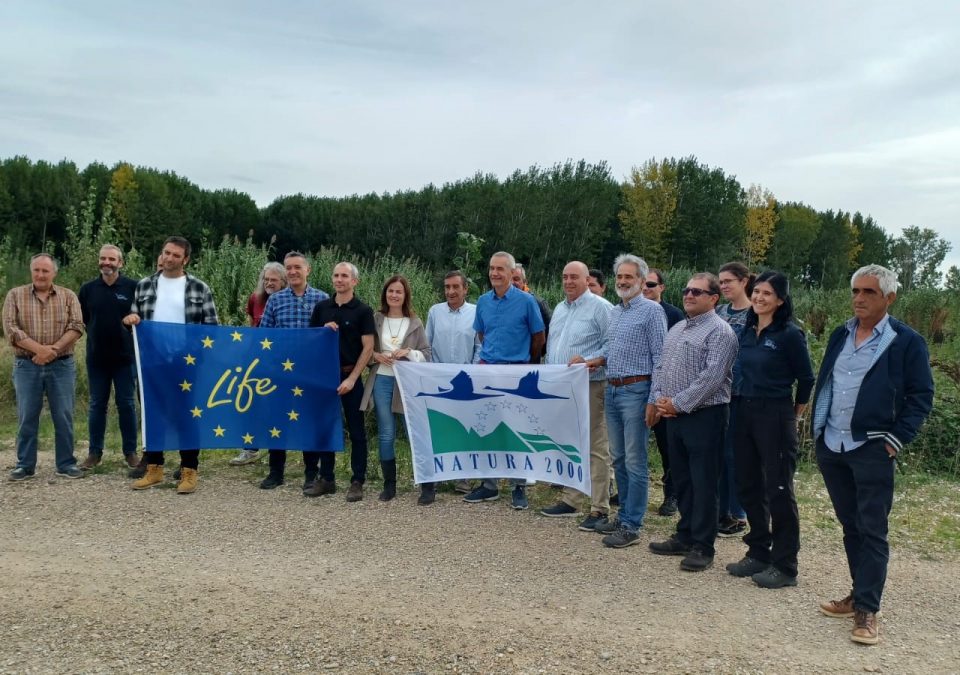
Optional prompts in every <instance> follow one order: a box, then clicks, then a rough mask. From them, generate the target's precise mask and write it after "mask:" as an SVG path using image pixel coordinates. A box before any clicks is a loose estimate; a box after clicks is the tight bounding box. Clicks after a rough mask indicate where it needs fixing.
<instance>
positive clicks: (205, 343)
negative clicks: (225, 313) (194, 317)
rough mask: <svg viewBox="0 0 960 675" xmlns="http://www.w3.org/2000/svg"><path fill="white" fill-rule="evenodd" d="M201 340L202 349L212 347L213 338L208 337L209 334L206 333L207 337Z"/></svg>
mask: <svg viewBox="0 0 960 675" xmlns="http://www.w3.org/2000/svg"><path fill="white" fill-rule="evenodd" d="M201 342H203V348H204V349H213V340H211V339H210V336H209V335H208V336H207V337H205V338H203V340H201Z"/></svg>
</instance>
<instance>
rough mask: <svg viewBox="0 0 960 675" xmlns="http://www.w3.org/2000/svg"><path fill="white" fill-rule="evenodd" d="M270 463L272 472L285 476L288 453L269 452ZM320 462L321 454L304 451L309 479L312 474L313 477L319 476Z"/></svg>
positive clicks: (305, 467)
mask: <svg viewBox="0 0 960 675" xmlns="http://www.w3.org/2000/svg"><path fill="white" fill-rule="evenodd" d="M268 452H269V462H270V471H271V472H274V471H275V472H277V473H279V474H280V475H281V476H282V475H283V471H284V468H285V467H286V465H287V451H286V450H269V451H268ZM319 461H320V453H319V452H307V451H306V450H304V451H303V468H304V471H305V472H306V474H307V476H308V477H309V476H310V475H311V474H312V475H313V476H316V475H317V464H318V462H319Z"/></svg>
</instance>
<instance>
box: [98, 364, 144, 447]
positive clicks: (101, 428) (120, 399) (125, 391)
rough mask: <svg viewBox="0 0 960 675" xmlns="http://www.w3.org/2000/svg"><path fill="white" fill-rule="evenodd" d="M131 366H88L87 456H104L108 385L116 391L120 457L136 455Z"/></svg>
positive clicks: (135, 425)
mask: <svg viewBox="0 0 960 675" xmlns="http://www.w3.org/2000/svg"><path fill="white" fill-rule="evenodd" d="M134 377H135V376H134V371H133V365H131V364H123V365H107V366H101V365H95V364H93V363H90V362H89V361H88V362H87V380H88V381H89V383H90V412H89V414H88V416H87V425H88V427H89V430H90V454H91V455H102V454H103V436H104V433H105V432H106V429H107V404H108V403H110V385H111V384H112V385H113V389H114V391H115V401H116V404H117V418H118V419H119V422H120V438H121V440H122V447H123V454H124V455H135V454H137V404H136V403H135V402H134V390H135V386H134Z"/></svg>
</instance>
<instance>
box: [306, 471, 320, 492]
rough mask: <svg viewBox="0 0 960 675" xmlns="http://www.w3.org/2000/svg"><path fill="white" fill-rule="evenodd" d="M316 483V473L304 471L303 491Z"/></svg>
mask: <svg viewBox="0 0 960 675" xmlns="http://www.w3.org/2000/svg"><path fill="white" fill-rule="evenodd" d="M316 482H317V472H316V471H305V472H304V474H303V491H304V492H306V491H307V490H308V489H309V488H311V487H313V485H314V484H315V483H316Z"/></svg>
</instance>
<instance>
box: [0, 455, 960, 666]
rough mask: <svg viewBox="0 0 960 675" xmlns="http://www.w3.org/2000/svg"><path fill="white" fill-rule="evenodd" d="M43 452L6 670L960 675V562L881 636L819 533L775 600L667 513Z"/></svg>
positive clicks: (13, 534) (30, 499)
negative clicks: (432, 499)
mask: <svg viewBox="0 0 960 675" xmlns="http://www.w3.org/2000/svg"><path fill="white" fill-rule="evenodd" d="M11 458H12V453H10V452H7V451H5V452H3V453H0V462H2V464H3V465H6V464H9V463H10V461H9V460H11ZM43 464H44V468H42V469H41V471H40V472H39V475H38V477H37V478H35V479H33V480H31V481H27V482H25V483H19V484H15V483H9V482H7V481H6V480H3V481H2V483H0V518H2V538H0V672H25V671H30V672H108V671H111V672H116V671H134V670H143V671H149V672H255V671H278V672H285V671H333V672H335V671H344V672H402V673H410V672H425V673H433V672H468V673H480V672H482V673H487V672H531V673H537V672H546V673H574V672H583V673H588V672H589V673H596V672H638V673H646V672H650V673H662V672H671V673H672V672H691V673H693V672H724V673H729V672H745V673H754V672H769V673H774V672H777V673H779V672H864V671H866V672H881V671H882V672H888V673H906V672H914V673H933V672H943V673H948V672H960V646H958V640H960V612H958V611H957V609H958V601H960V591H958V588H960V583H958V576H960V575H958V572H960V564H958V561H957V560H956V559H954V558H952V557H951V558H946V559H943V560H926V559H921V558H919V557H917V556H915V555H908V554H898V553H897V552H896V551H894V557H893V560H892V562H891V567H890V580H889V582H888V587H887V594H886V596H885V606H884V612H885V615H884V621H883V624H882V631H883V632H882V635H883V638H884V639H883V641H882V642H881V644H880V645H879V646H877V647H862V646H858V645H855V644H853V643H852V642H850V641H849V639H848V637H847V634H848V633H847V632H848V630H849V625H848V621H846V620H843V621H840V620H835V619H829V618H826V617H823V616H821V615H820V614H819V613H818V612H817V611H816V603H817V601H818V600H819V599H821V598H823V597H826V596H831V597H833V596H838V595H842V594H843V592H844V591H845V589H846V587H847V585H846V584H847V582H846V571H845V563H844V561H843V559H842V555H841V552H840V548H839V540H838V537H837V535H836V534H835V533H834V532H830V533H828V534H818V533H814V532H804V550H803V552H802V556H801V582H800V584H799V586H797V587H796V588H792V589H785V590H781V591H765V590H762V589H759V588H757V587H756V586H754V585H753V584H752V583H751V582H750V581H749V580H739V579H734V578H733V577H730V576H729V575H727V574H726V573H725V571H724V570H723V565H725V564H726V563H727V562H730V561H733V560H736V559H738V558H739V557H740V556H741V555H742V544H740V543H739V542H738V541H736V540H733V541H729V540H726V541H721V542H720V543H719V545H718V556H717V561H716V565H715V566H714V568H712V569H710V570H708V571H707V572H705V573H702V574H696V575H693V574H686V573H682V572H680V571H679V570H678V568H677V564H678V561H677V559H675V558H663V557H657V556H653V555H651V554H649V553H648V552H647V550H646V544H647V542H648V541H649V540H650V539H651V538H659V537H660V536H662V535H663V534H664V533H666V532H667V530H668V523H667V521H666V519H662V518H658V517H656V516H651V517H650V518H649V521H648V527H647V531H646V532H645V533H644V534H643V535H642V537H641V545H640V546H635V547H632V548H630V549H627V550H620V551H614V550H607V549H604V548H603V547H602V546H601V545H600V542H599V538H598V537H597V536H596V535H593V534H588V533H582V532H579V531H577V529H576V528H575V526H574V522H573V521H572V520H570V519H547V518H543V517H540V516H537V515H536V514H534V513H532V512H526V513H516V512H512V511H511V510H510V509H509V508H507V506H506V504H505V503H503V502H500V503H492V504H483V505H477V506H471V505H468V504H464V503H462V502H460V501H459V500H458V499H457V498H456V497H455V496H454V495H452V494H449V493H444V494H441V497H440V501H439V502H438V503H437V504H435V505H434V506H432V507H429V508H423V507H417V506H416V504H415V495H414V494H413V493H409V492H408V493H404V494H402V495H401V496H400V497H399V498H398V499H397V500H396V501H394V502H393V503H390V504H380V503H378V502H377V501H376V493H375V491H374V488H373V487H369V488H368V491H367V495H366V498H365V500H364V501H363V502H360V503H358V504H347V503H345V502H344V501H343V494H342V492H341V493H338V494H337V495H336V496H334V497H330V498H322V499H318V500H307V499H304V498H303V497H301V496H300V494H299V481H298V480H291V481H290V482H289V483H288V484H287V485H285V486H284V487H282V488H281V489H279V490H275V491H273V492H264V491H261V490H258V489H256V487H255V485H254V484H253V482H252V480H251V479H250V478H249V475H245V474H242V473H240V475H238V476H234V475H232V474H231V473H230V472H228V471H218V474H219V475H217V476H214V477H212V478H207V479H202V482H201V487H200V490H199V491H198V492H197V493H196V494H194V495H192V496H178V495H176V494H175V493H174V491H173V490H172V489H162V488H160V489H154V490H151V491H148V492H147V493H135V492H133V491H131V490H129V489H128V488H127V485H128V481H127V480H126V478H125V477H123V476H122V474H121V472H120V471H117V472H116V473H107V474H100V475H95V476H92V477H89V478H86V479H84V480H79V481H69V480H66V479H53V478H52V475H51V470H50V468H49V467H50V464H51V463H50V461H49V459H46V460H44V461H43ZM238 473H239V472H238Z"/></svg>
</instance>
